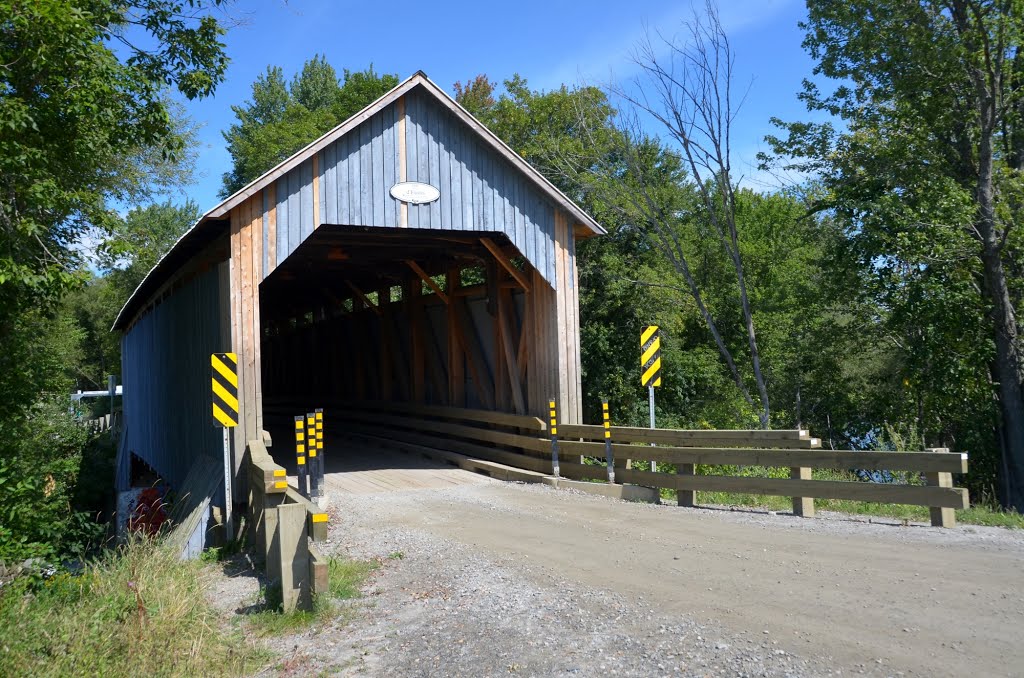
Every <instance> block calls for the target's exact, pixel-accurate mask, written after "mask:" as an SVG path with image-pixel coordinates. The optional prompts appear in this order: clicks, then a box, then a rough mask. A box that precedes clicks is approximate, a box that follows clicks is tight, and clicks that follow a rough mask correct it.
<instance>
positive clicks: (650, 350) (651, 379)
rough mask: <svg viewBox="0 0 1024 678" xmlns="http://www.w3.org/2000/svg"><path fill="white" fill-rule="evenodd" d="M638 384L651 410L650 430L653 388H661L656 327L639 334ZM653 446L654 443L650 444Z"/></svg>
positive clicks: (655, 469) (652, 464) (658, 331)
mask: <svg viewBox="0 0 1024 678" xmlns="http://www.w3.org/2000/svg"><path fill="white" fill-rule="evenodd" d="M640 384H641V385H642V386H646V387H647V400H648V403H649V406H650V410H651V428H652V429H653V428H654V427H655V426H654V387H655V386H661V331H660V330H659V329H658V326H657V325H648V326H647V327H645V328H644V330H643V332H641V333H640ZM651 445H654V443H651ZM657 470H658V464H657V462H653V461H652V462H651V471H655V472H656V471H657Z"/></svg>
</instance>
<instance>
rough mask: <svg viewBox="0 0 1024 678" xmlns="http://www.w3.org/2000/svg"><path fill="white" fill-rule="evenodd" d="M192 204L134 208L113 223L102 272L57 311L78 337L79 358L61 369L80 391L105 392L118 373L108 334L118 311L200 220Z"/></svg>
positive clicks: (117, 352) (114, 342)
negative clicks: (67, 319)
mask: <svg viewBox="0 0 1024 678" xmlns="http://www.w3.org/2000/svg"><path fill="white" fill-rule="evenodd" d="M199 216H200V214H199V208H198V206H197V205H196V204H195V203H194V202H192V201H191V200H189V201H187V202H186V203H185V204H183V205H174V204H172V203H171V202H170V201H167V202H164V203H156V204H152V205H149V206H147V207H137V208H135V209H132V210H131V211H129V212H128V214H127V215H126V216H125V218H124V220H123V221H122V222H120V223H118V224H117V225H116V226H115V227H114V230H113V232H112V233H111V234H110V235H109V236H108V237H107V238H106V240H105V241H104V242H103V244H102V245H101V247H100V249H99V252H98V254H99V256H98V259H97V262H96V263H97V264H98V266H99V268H100V269H101V270H102V271H103V272H102V274H100V275H91V274H90V277H89V279H88V280H87V281H86V283H85V284H84V285H83V286H82V287H80V288H78V289H75V290H73V291H72V292H71V293H69V294H68V296H67V297H66V298H65V299H64V301H63V303H62V305H61V309H62V310H61V314H62V315H66V316H69V317H71V318H73V319H74V321H75V322H76V323H77V325H78V328H79V329H80V331H81V332H82V356H81V359H80V360H78V361H71V360H69V361H68V362H67V364H66V371H67V373H68V376H70V377H71V378H72V379H74V380H75V381H76V382H77V383H78V386H79V388H105V387H106V376H107V375H108V374H117V373H119V372H120V365H121V342H120V337H119V336H118V335H117V334H116V333H112V332H111V331H110V328H111V327H112V326H113V324H114V319H115V318H116V317H117V314H118V312H119V311H120V310H121V307H122V306H124V304H125V302H127V301H128V298H129V297H130V296H131V295H132V293H133V292H134V291H135V288H137V287H138V286H139V284H140V283H141V282H142V280H143V279H144V278H145V277H146V275H147V274H148V273H149V271H150V270H151V269H152V268H153V267H154V266H155V265H156V263H157V262H158V261H159V260H160V258H161V257H162V256H163V255H164V254H166V253H167V252H168V250H170V249H171V247H172V246H173V245H174V243H175V242H177V240H178V238H180V237H181V236H182V235H183V234H184V233H185V231H187V230H188V229H189V228H190V227H191V226H192V225H193V224H195V223H196V221H198V220H199Z"/></svg>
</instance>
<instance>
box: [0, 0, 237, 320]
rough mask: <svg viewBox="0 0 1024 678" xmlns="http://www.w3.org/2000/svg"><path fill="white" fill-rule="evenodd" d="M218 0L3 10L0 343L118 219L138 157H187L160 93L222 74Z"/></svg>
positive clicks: (58, 288) (207, 85)
mask: <svg viewBox="0 0 1024 678" xmlns="http://www.w3.org/2000/svg"><path fill="white" fill-rule="evenodd" d="M218 4H220V3H219V0H209V1H208V2H204V1H202V0H199V1H194V2H188V3H185V2H177V1H174V0H169V1H166V2H112V1H106V0H101V1H99V2H77V1H68V0H40V1H39V2H22V1H19V0H4V1H3V2H0V16H2V17H3V19H2V21H0V64H2V65H0V232H2V233H3V247H2V248H0V337H3V334H4V332H5V331H7V330H6V328H9V326H10V323H11V319H12V317H13V316H14V315H15V314H17V313H18V312H20V311H22V310H24V309H25V308H28V307H32V306H35V305H37V304H40V303H45V302H53V301H55V300H56V299H58V298H59V296H60V294H61V293H62V292H63V291H64V290H65V289H67V287H68V286H69V285H70V284H73V283H74V282H75V280H76V277H75V275H74V274H73V273H72V271H74V270H75V268H76V266H75V262H74V256H73V254H72V252H71V249H70V248H71V246H72V245H74V244H75V242H76V241H77V239H78V238H79V236H80V234H81V233H82V232H83V231H85V230H86V229H88V228H90V227H99V228H101V229H106V228H109V227H110V225H111V224H113V223H115V222H116V219H117V216H116V213H114V212H113V211H111V210H109V209H108V208H107V205H106V201H107V200H108V199H109V198H110V197H127V196H131V195H132V194H133V192H134V191H135V190H137V189H138V188H139V182H138V178H139V175H138V172H137V171H136V169H135V168H133V164H134V163H133V161H134V160H136V159H138V158H139V157H140V155H144V154H145V153H146V152H147V150H148V149H153V148H157V149H161V152H162V153H169V154H173V153H174V152H176V151H178V150H180V148H181V139H180V137H179V136H178V135H176V134H175V130H174V128H173V125H172V121H171V118H170V115H169V111H168V105H167V103H166V100H165V98H164V91H165V89H166V88H167V87H168V86H170V87H174V88H176V89H177V90H178V91H179V92H180V93H181V94H183V95H184V96H186V97H189V98H195V97H202V96H206V95H208V94H210V93H212V92H213V90H214V88H215V87H216V85H217V84H218V83H219V82H220V81H221V79H222V78H223V74H224V69H225V67H226V64H227V58H226V56H225V55H224V51H223V45H222V44H221V43H220V41H219V40H220V36H221V34H222V33H223V29H222V27H221V25H220V24H219V23H218V22H217V20H216V19H215V18H214V17H212V16H211V15H210V14H208V13H207V11H206V10H207V9H208V8H209V7H211V6H215V5H218ZM141 45H145V47H143V46H141Z"/></svg>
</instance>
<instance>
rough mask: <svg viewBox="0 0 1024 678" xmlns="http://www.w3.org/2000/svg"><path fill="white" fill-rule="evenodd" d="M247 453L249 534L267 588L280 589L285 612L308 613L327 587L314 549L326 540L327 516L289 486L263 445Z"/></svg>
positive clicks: (322, 560)
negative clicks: (259, 552)
mask: <svg viewBox="0 0 1024 678" xmlns="http://www.w3.org/2000/svg"><path fill="white" fill-rule="evenodd" d="M248 448H249V524H250V525H251V526H252V529H251V530H250V532H249V534H250V535H251V537H250V538H251V540H252V541H253V543H255V544H256V545H257V546H258V547H259V548H260V549H261V550H262V551H263V554H264V556H265V562H266V572H267V581H268V588H271V587H278V586H279V587H280V590H281V606H282V608H283V610H284V611H285V612H291V611H292V610H295V609H300V610H310V609H312V605H313V596H314V595H315V594H317V593H321V592H325V591H326V590H327V586H328V581H327V577H328V562H327V558H326V557H325V556H324V554H323V553H321V551H320V549H319V548H318V547H317V545H316V542H320V541H323V540H324V539H326V538H327V514H326V513H324V512H323V511H321V510H320V508H319V507H318V506H317V505H316V504H314V503H312V502H311V501H309V500H308V499H306V498H305V497H303V496H302V495H301V494H299V493H298V491H297V490H296V489H295V488H294V487H291V486H290V485H288V480H287V475H286V471H285V469H284V468H282V467H281V466H278V465H277V464H276V463H275V462H274V460H273V458H272V457H271V456H270V454H269V453H268V452H267V448H266V445H265V443H264V441H262V440H250V441H249V444H248ZM310 540H312V541H310Z"/></svg>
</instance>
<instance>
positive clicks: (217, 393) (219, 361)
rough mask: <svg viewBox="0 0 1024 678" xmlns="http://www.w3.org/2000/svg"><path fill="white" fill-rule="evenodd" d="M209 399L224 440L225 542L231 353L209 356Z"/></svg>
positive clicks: (231, 468)
mask: <svg viewBox="0 0 1024 678" xmlns="http://www.w3.org/2000/svg"><path fill="white" fill-rule="evenodd" d="M210 398H211V414H212V415H213V425H214V426H220V427H221V428H222V429H223V437H224V530H225V533H226V538H227V541H231V540H232V539H234V538H235V523H234V517H233V516H232V515H231V509H232V492H231V478H232V476H233V475H234V472H235V465H234V463H233V462H232V461H231V429H233V428H234V427H236V426H238V356H236V355H235V354H234V353H211V354H210Z"/></svg>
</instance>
